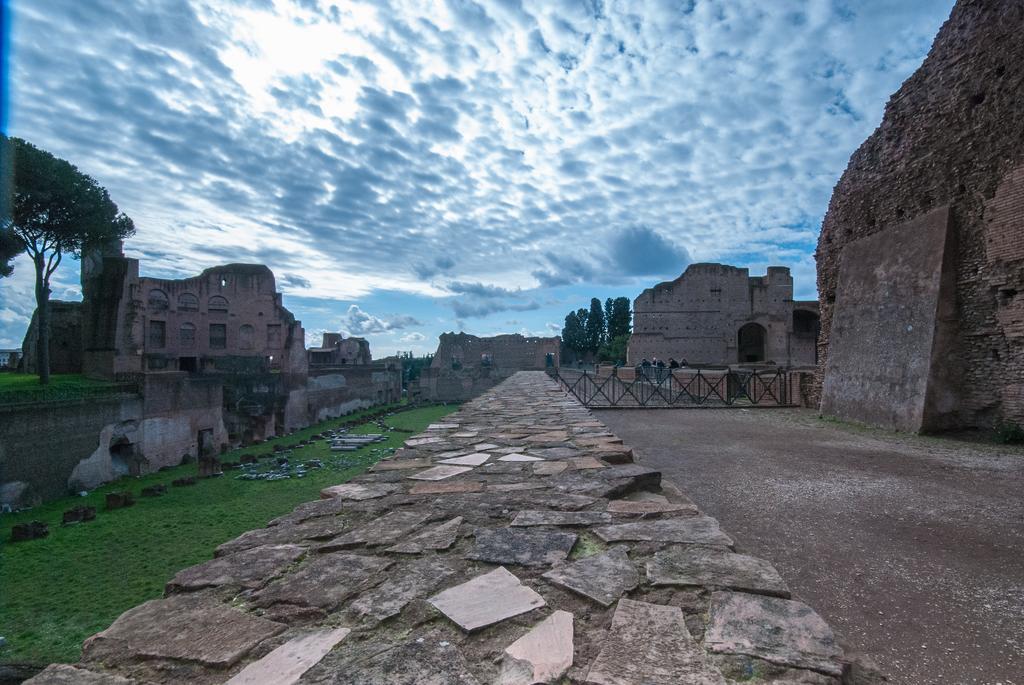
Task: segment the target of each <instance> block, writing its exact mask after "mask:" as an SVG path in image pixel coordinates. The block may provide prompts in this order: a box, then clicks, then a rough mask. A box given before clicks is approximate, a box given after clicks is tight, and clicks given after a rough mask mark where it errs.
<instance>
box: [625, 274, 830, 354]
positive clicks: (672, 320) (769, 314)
mask: <svg viewBox="0 0 1024 685" xmlns="http://www.w3.org/2000/svg"><path fill="white" fill-rule="evenodd" d="M797 311H799V312H800V314H797V315H796V316H794V312H797ZM817 311H818V304H817V302H794V300H793V278H792V277H791V276H790V274H789V269H788V268H785V267H769V268H768V273H767V274H766V275H764V276H755V277H751V276H750V272H749V270H748V269H740V268H737V267H734V266H726V265H724V264H691V265H690V266H688V267H687V269H686V271H685V272H683V274H682V275H681V276H680V277H679V278H677V279H676V280H674V281H670V282H665V283H659V284H658V285H656V286H654V287H653V288H648V289H647V290H645V291H643V292H642V293H641V294H640V295H639V296H638V297H637V298H636V300H634V302H633V335H632V336H631V337H630V340H629V349H628V352H627V362H628V363H629V364H638V363H640V362H641V361H642V360H643V359H647V360H653V359H655V358H657V359H661V360H664V361H666V362H667V361H668V360H669V359H676V360H678V361H681V360H686V361H687V362H688V363H690V364H709V365H721V364H737V363H748V362H765V361H767V362H774V363H776V364H778V365H780V366H786V367H790V366H813V365H814V361H815V350H814V344H815V333H816V331H817ZM798 320H799V321H798ZM795 321H797V322H798V323H797V325H796V326H795V325H794V322H795ZM800 324H806V325H804V326H803V327H801V325H800ZM745 326H747V327H748V328H747V329H745V330H750V331H753V332H754V335H755V336H761V337H762V340H763V343H762V344H760V345H757V344H749V343H747V344H743V345H742V349H741V343H744V339H741V334H740V330H741V328H744V327H745ZM758 327H759V328H758Z"/></svg>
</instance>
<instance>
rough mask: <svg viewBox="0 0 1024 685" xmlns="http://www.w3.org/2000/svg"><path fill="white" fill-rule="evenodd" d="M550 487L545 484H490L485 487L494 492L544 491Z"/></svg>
mask: <svg viewBox="0 0 1024 685" xmlns="http://www.w3.org/2000/svg"><path fill="white" fill-rule="evenodd" d="M549 487H551V486H550V485H548V484H546V483H530V482H525V483H490V484H488V485H487V489H488V490H493V491H494V492H521V491H523V490H546V489H548V488H549Z"/></svg>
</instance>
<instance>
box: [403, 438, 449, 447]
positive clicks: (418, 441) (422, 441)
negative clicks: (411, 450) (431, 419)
mask: <svg viewBox="0 0 1024 685" xmlns="http://www.w3.org/2000/svg"><path fill="white" fill-rule="evenodd" d="M444 441H445V439H444V438H441V437H437V436H430V437H426V438H409V439H408V440H406V441H405V443H403V444H404V445H405V446H406V447H419V446H421V445H433V444H435V443H438V442H444Z"/></svg>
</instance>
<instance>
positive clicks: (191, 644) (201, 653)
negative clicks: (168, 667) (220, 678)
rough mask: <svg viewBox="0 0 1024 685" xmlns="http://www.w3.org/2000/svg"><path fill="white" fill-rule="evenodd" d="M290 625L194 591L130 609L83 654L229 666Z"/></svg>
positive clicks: (90, 658)
mask: <svg viewBox="0 0 1024 685" xmlns="http://www.w3.org/2000/svg"><path fill="white" fill-rule="evenodd" d="M285 628H286V626H285V625H284V624H281V623H275V622H274V621H268V620H266V619H264V618H260V617H258V616H253V615H252V614H249V613H246V612H244V611H242V610H240V609H233V608H231V607H229V606H227V605H226V604H219V603H217V604H214V603H209V602H208V601H204V600H203V599H200V598H193V597H192V596H190V595H179V596H176V597H171V598H169V599H154V600H150V601H148V602H145V603H144V604H140V605H139V606H137V607H135V608H134V609H129V610H128V611H126V612H125V613H123V614H121V616H120V617H119V618H118V619H117V620H116V621H114V622H113V623H112V624H111V626H110V627H109V628H107V629H106V630H104V631H103V632H101V633H97V634H96V635H93V636H92V637H91V638H89V639H88V640H87V641H86V642H85V644H84V645H83V651H82V659H83V660H84V661H95V662H101V663H106V662H107V661H108V660H111V658H112V657H116V660H120V659H123V658H126V657H128V658H132V657H134V658H143V659H145V658H155V659H179V660H187V661H191V662H193V663H200V664H205V665H207V666H213V667H216V668H228V667H230V666H232V665H233V664H235V663H237V662H238V660H239V659H241V658H242V657H243V656H245V654H246V653H248V652H249V650H251V649H252V648H253V647H255V646H256V645H258V644H259V643H261V642H263V641H264V640H266V639H268V638H270V637H273V636H274V635H277V634H278V633H281V632H283V631H284V630H285Z"/></svg>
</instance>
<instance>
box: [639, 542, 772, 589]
mask: <svg viewBox="0 0 1024 685" xmlns="http://www.w3.org/2000/svg"><path fill="white" fill-rule="evenodd" d="M647 580H648V581H649V582H650V583H651V585H701V586H707V587H714V588H727V589H730V590H743V591H745V592H756V593H760V594H763V595H774V596H776V597H782V598H784V599H789V597H790V594H789V588H788V587H786V583H785V582H784V581H783V580H782V577H781V576H780V575H779V572H778V571H776V570H775V567H774V566H772V565H771V564H769V563H768V562H767V561H765V560H764V559H758V558H756V557H751V556H747V555H746V554H735V553H733V552H729V551H727V550H724V549H721V548H717V547H696V546H686V547H669V548H668V549H663V550H661V551H660V552H657V553H655V555H654V557H653V558H652V559H651V560H650V561H648V562H647Z"/></svg>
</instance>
